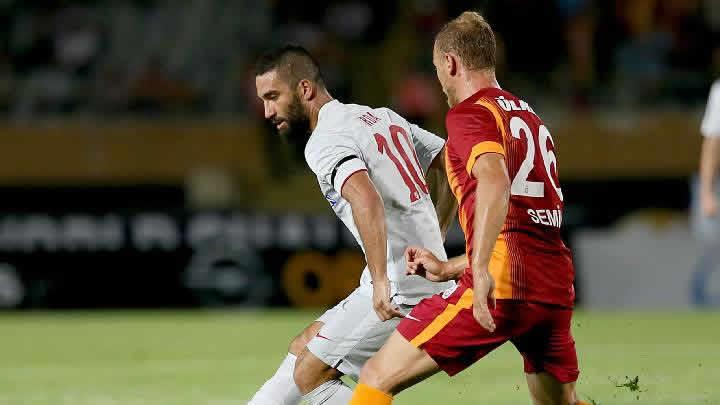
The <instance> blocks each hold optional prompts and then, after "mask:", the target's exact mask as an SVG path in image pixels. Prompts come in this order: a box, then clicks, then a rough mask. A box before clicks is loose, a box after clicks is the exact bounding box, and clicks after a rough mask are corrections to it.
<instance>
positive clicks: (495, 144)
mask: <svg viewBox="0 0 720 405" xmlns="http://www.w3.org/2000/svg"><path fill="white" fill-rule="evenodd" d="M445 125H446V127H447V130H448V140H449V143H452V145H453V149H454V151H455V153H457V154H458V155H459V156H461V157H462V158H463V159H464V160H465V162H466V165H465V168H466V170H467V172H468V174H471V173H472V168H473V166H474V165H475V161H476V160H477V158H478V157H480V156H481V155H483V154H485V153H491V152H492V153H499V154H501V155H503V156H505V147H504V142H503V134H502V130H501V128H500V126H499V125H498V122H497V121H496V119H495V116H494V115H493V113H492V112H490V110H488V109H487V108H486V107H483V106H481V105H478V104H473V105H470V106H462V108H459V109H456V110H451V111H450V112H449V113H448V115H447V118H446V122H445Z"/></svg>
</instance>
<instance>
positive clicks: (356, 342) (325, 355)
mask: <svg viewBox="0 0 720 405" xmlns="http://www.w3.org/2000/svg"><path fill="white" fill-rule="evenodd" d="M397 306H398V307H399V308H400V312H402V313H403V314H408V313H410V311H411V310H412V306H409V305H402V304H400V305H397ZM401 320H402V318H393V319H390V320H388V321H385V322H382V321H380V318H378V316H377V314H376V313H375V310H374V309H373V303H372V296H368V295H367V294H363V293H362V292H360V290H359V289H356V290H355V291H353V292H352V293H351V294H350V295H349V296H348V297H347V298H345V299H344V300H343V301H342V302H340V303H339V304H337V305H336V306H335V307H333V308H332V309H330V310H328V311H327V312H325V313H324V314H323V315H322V316H321V317H320V318H318V319H317V321H318V322H323V323H324V325H323V326H322V328H320V331H319V332H318V334H317V336H315V337H314V338H312V339H311V340H310V342H309V343H308V345H307V348H308V350H310V352H311V353H312V354H314V355H315V356H316V357H317V358H319V359H320V360H322V361H323V362H324V363H325V364H327V365H328V366H330V367H332V368H334V369H337V370H338V371H340V372H341V373H343V374H345V375H347V376H348V377H350V378H352V379H353V380H355V381H357V379H358V377H359V376H360V370H361V369H362V366H363V365H364V364H365V362H366V361H368V359H370V357H372V356H373V355H374V354H375V353H376V352H377V351H378V350H380V348H381V347H382V345H383V344H385V341H386V340H387V339H388V338H389V337H390V335H391V334H392V333H393V331H394V330H395V329H396V328H397V326H398V324H399V323H400V321H401Z"/></svg>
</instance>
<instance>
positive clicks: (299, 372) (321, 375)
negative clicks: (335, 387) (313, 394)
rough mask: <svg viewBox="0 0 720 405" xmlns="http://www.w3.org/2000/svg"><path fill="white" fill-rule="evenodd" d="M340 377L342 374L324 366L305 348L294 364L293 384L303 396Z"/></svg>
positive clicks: (323, 363)
mask: <svg viewBox="0 0 720 405" xmlns="http://www.w3.org/2000/svg"><path fill="white" fill-rule="evenodd" d="M341 376H342V374H341V373H340V372H339V371H338V370H336V369H334V368H332V367H330V366H329V365H327V364H325V362H323V361H322V360H320V359H319V358H317V356H315V355H314V354H312V352H310V351H309V350H308V349H307V348H305V349H304V350H303V351H302V353H300V356H298V359H297V362H296V363H295V372H294V377H295V384H297V386H298V388H299V389H300V392H301V393H302V394H303V395H306V394H308V393H310V391H312V390H314V389H315V388H317V387H319V386H321V385H322V384H324V383H326V382H328V381H330V380H335V379H338V378H340V377H341Z"/></svg>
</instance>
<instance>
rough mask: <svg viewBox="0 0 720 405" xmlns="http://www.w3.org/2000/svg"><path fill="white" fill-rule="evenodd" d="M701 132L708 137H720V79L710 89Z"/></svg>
mask: <svg viewBox="0 0 720 405" xmlns="http://www.w3.org/2000/svg"><path fill="white" fill-rule="evenodd" d="M700 132H701V133H702V134H703V136H706V137H720V80H719V81H716V82H715V84H713V86H712V88H711V89H710V96H709V97H708V103H707V106H706V107H705V115H704V116H703V120H702V125H701V126H700Z"/></svg>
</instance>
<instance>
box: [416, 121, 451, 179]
mask: <svg viewBox="0 0 720 405" xmlns="http://www.w3.org/2000/svg"><path fill="white" fill-rule="evenodd" d="M410 130H411V131H412V135H413V146H415V153H417V157H418V160H419V161H420V165H421V166H422V169H423V172H427V169H428V167H430V165H431V164H432V162H433V159H435V156H437V155H438V153H440V151H441V150H442V148H443V146H445V140H444V139H442V138H441V137H439V136H437V135H435V134H433V133H432V132H430V131H426V130H424V129H422V128H420V127H419V126H417V125H414V124H410Z"/></svg>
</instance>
